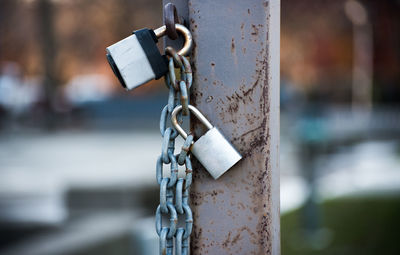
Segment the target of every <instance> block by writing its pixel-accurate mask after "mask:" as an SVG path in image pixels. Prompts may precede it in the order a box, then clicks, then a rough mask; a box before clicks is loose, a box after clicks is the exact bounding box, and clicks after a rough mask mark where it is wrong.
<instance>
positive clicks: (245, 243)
mask: <svg viewBox="0 0 400 255" xmlns="http://www.w3.org/2000/svg"><path fill="white" fill-rule="evenodd" d="M172 2H174V3H175V4H176V5H177V8H178V12H180V8H182V7H181V6H180V4H183V5H185V4H186V2H184V3H182V1H177V2H175V1H172ZM187 7H188V9H189V12H188V13H189V16H188V20H189V25H190V30H191V32H192V35H193V39H194V48H193V50H192V55H191V61H192V67H193V72H194V83H193V86H192V89H191V104H193V105H195V106H196V107H198V109H199V110H200V111H201V112H202V113H203V114H204V115H205V116H206V117H207V119H209V120H210V122H211V123H212V124H213V125H215V126H216V127H218V128H219V129H220V130H221V132H222V133H223V134H224V136H225V137H226V138H227V139H228V140H229V141H230V142H231V143H232V144H233V145H234V147H235V148H237V149H238V151H239V152H240V153H241V154H242V156H243V159H242V160H241V161H239V162H238V163H237V164H236V165H235V166H234V167H233V168H232V169H230V170H229V171H228V172H227V173H225V174H224V175H223V176H222V177H220V178H219V179H218V180H214V179H213V178H212V177H211V176H210V175H209V174H208V173H207V172H206V171H205V170H204V168H203V167H202V166H201V165H200V164H199V163H196V161H194V162H195V164H194V166H193V169H194V171H193V174H194V178H193V185H192V190H191V194H190V198H191V207H192V210H193V216H194V229H193V233H192V237H191V251H192V254H194V255H198V254H279V253H280V244H279V242H280V241H279V240H280V239H279V166H278V162H279V151H278V145H279V31H280V29H279V27H280V26H279V23H280V21H279V19H280V17H279V12H280V2H279V1H278V0H270V1H261V0H247V1H229V0H189V1H188V2H187ZM180 15H182V14H180ZM191 126H192V130H193V132H194V135H195V139H196V138H198V137H200V136H201V135H202V134H204V132H205V131H206V128H205V127H204V126H202V125H201V123H199V122H198V121H197V120H196V119H195V118H193V117H192V119H191Z"/></svg>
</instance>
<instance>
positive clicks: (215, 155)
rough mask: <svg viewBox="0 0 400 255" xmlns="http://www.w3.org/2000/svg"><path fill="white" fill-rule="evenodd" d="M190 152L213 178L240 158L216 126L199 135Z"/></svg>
mask: <svg viewBox="0 0 400 255" xmlns="http://www.w3.org/2000/svg"><path fill="white" fill-rule="evenodd" d="M191 152H192V154H193V155H194V156H195V157H196V158H197V160H198V161H200V163H201V164H202V165H203V166H204V168H205V169H206V170H207V171H208V172H209V173H210V174H211V175H212V177H213V178H214V179H217V178H219V177H220V176H221V175H222V174H223V173H225V172H226V171H227V170H229V169H230V168H231V167H232V166H233V165H235V164H236V163H237V162H238V161H239V160H240V159H241V158H242V156H241V155H240V154H239V152H237V151H236V149H235V148H234V147H233V146H232V144H230V143H229V142H228V140H226V139H225V137H224V136H223V135H222V134H221V132H220V131H219V130H218V129H217V128H216V127H213V128H212V129H210V130H208V132H207V133H205V134H204V135H203V136H201V137H200V138H199V139H198V140H197V141H196V142H195V143H194V144H193V145H192V147H191Z"/></svg>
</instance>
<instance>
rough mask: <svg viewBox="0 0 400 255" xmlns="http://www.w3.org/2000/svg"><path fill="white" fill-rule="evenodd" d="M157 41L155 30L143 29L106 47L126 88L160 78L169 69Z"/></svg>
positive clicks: (116, 73) (113, 66) (117, 74)
mask: <svg viewBox="0 0 400 255" xmlns="http://www.w3.org/2000/svg"><path fill="white" fill-rule="evenodd" d="M157 41H158V40H157V37H156V36H155V34H154V31H153V30H150V29H141V30H138V31H135V32H134V34H133V35H131V36H129V37H127V38H125V39H123V40H121V41H119V42H117V43H115V44H113V45H111V46H109V47H108V48H107V49H106V51H107V59H108V62H109V63H110V65H111V68H112V69H113V71H114V74H115V75H116V76H117V77H118V79H119V81H120V82H121V84H122V85H123V86H124V87H125V88H126V89H128V90H131V89H134V88H136V87H138V86H140V85H142V84H144V83H146V82H148V81H150V80H153V79H159V78H160V77H162V76H163V75H164V74H165V73H166V72H167V71H168V64H167V61H166V59H165V56H162V55H161V53H160V52H159V50H158V48H157V45H156V43H157Z"/></svg>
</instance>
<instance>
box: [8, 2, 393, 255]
mask: <svg viewBox="0 0 400 255" xmlns="http://www.w3.org/2000/svg"><path fill="white" fill-rule="evenodd" d="M281 6H282V12H281V147H280V149H281V219H282V221H281V228H282V229H281V230H282V237H281V240H282V253H283V254H399V253H400V248H399V247H398V245H397V239H398V238H397V237H398V229H400V220H399V219H398V215H400V111H399V110H400V108H399V106H400V105H399V102H400V70H399V69H400V15H399V13H400V1H398V0H381V1H373V0H364V1H355V0H338V1H323V0H309V1H300V0H291V1H288V0H282V2H281ZM160 24H162V3H161V1H155V0H153V1H149V0H134V1H133V0H132V1H130V0H113V1H101V0H1V1H0V237H1V238H0V254H30V255H35V254H87V255H89V254H106V255H107V254H157V249H158V240H157V236H156V233H155V230H154V218H153V215H154V211H155V208H156V206H157V204H158V186H157V185H156V181H155V170H154V165H155V161H156V158H157V156H158V154H159V148H160V146H161V137H160V134H159V131H158V121H159V114H160V110H161V109H162V107H163V106H164V105H165V104H166V101H167V89H166V87H165V85H164V84H163V81H162V80H159V81H152V82H150V83H149V84H147V85H146V86H142V87H140V88H138V89H136V90H135V91H134V93H132V92H129V93H127V92H126V91H125V90H124V89H122V87H121V86H120V85H119V84H118V81H117V79H116V78H115V77H114V75H113V73H112V71H111V69H110V68H109V66H108V63H107V61H106V58H105V48H106V47H107V46H109V45H111V44H113V43H115V42H116V41H119V40H121V39H122V38H125V37H127V36H128V35H129V34H130V33H131V32H132V31H133V30H134V29H138V28H143V27H148V28H157V27H159V26H160ZM139 159H140V160H139ZM154 252H155V253H154Z"/></svg>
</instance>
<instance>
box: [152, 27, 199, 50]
mask: <svg viewBox="0 0 400 255" xmlns="http://www.w3.org/2000/svg"><path fill="white" fill-rule="evenodd" d="M175 28H176V30H177V31H179V32H180V33H181V34H182V35H183V37H184V38H185V43H184V44H183V47H182V49H180V50H179V51H178V54H179V55H181V56H185V55H187V54H188V53H189V51H190V48H192V44H193V39H192V34H191V33H190V31H189V29H187V28H186V27H185V26H184V25H181V24H175ZM166 32H167V27H166V26H165V25H164V26H162V27H159V28H157V29H154V33H155V34H156V36H157V38H160V37H163V36H164V35H166Z"/></svg>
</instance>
